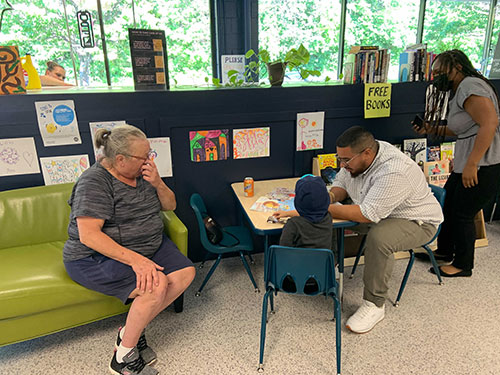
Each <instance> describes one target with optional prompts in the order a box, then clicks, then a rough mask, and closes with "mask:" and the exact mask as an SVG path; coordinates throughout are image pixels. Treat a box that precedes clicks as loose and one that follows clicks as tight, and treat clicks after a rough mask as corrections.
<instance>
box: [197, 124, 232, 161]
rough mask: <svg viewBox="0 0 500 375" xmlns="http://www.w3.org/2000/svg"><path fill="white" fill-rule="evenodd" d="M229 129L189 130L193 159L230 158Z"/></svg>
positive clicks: (212, 159) (213, 159)
mask: <svg viewBox="0 0 500 375" xmlns="http://www.w3.org/2000/svg"><path fill="white" fill-rule="evenodd" d="M228 135H229V129H220V130H198V131H190V132H189V148H190V150H191V161H194V162H202V161H216V160H226V159H227V158H228V154H227V153H228V150H229V147H228Z"/></svg>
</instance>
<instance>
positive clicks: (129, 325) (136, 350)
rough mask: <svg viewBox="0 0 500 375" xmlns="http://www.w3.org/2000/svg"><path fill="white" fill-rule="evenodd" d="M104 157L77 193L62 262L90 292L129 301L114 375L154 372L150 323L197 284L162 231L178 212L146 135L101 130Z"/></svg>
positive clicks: (191, 269) (79, 184) (125, 129)
mask: <svg viewBox="0 0 500 375" xmlns="http://www.w3.org/2000/svg"><path fill="white" fill-rule="evenodd" d="M96 146H97V147H102V151H103V157H102V158H101V160H100V161H98V162H96V163H95V164H94V165H93V166H92V167H90V168H89V169H88V170H86V171H85V172H84V173H83V174H82V176H81V177H80V178H79V180H78V181H77V183H76V184H75V186H74V188H73V192H72V195H71V198H70V200H69V204H70V206H71V215H70V224H69V228H68V233H69V239H68V241H67V242H66V244H65V246H64V252H63V258H64V264H65V266H66V270H67V272H68V274H69V276H70V277H71V278H72V279H73V280H75V281H76V282H77V283H79V284H81V285H83V286H85V287H86V288H89V289H93V290H96V291H98V292H101V293H104V294H108V295H111V296H115V297H117V298H119V299H120V300H122V301H123V303H125V304H127V303H132V305H131V307H130V310H129V312H128V315H127V320H126V325H125V326H124V327H123V328H121V329H120V330H119V332H118V337H117V340H116V347H117V349H116V351H115V353H114V355H113V359H112V361H111V364H110V369H111V371H112V372H114V373H115V374H129V375H133V374H141V375H155V374H157V373H158V371H156V370H155V369H154V368H153V367H150V366H149V364H150V363H152V362H153V361H155V360H156V354H155V352H154V351H153V350H152V349H151V348H150V347H149V346H148V345H147V342H146V337H145V334H144V330H145V328H146V326H147V325H148V323H149V322H150V321H151V320H152V319H153V318H154V317H155V316H156V315H158V314H159V313H160V312H161V311H163V310H164V309H165V308H166V307H167V306H168V305H170V304H171V303H172V302H173V301H174V300H175V299H176V298H177V297H178V296H180V295H181V294H182V293H183V292H184V290H185V289H186V288H187V287H188V286H189V284H191V282H192V281H193V278H194V275H195V270H194V267H193V264H192V263H191V261H190V260H189V259H187V258H186V257H185V256H184V255H182V254H181V253H180V251H179V250H178V249H177V247H176V246H175V244H174V243H173V242H172V241H171V240H170V239H169V238H167V237H166V236H165V235H164V234H163V222H162V220H161V218H160V216H159V212H160V210H173V209H175V207H176V200H175V195H174V193H173V192H172V190H170V189H169V188H168V186H167V185H165V183H164V182H163V181H162V179H161V178H160V176H159V174H158V170H157V168H156V165H155V163H154V162H153V160H151V159H150V158H149V152H150V148H149V142H148V140H147V139H146V136H145V135H144V133H143V132H142V131H141V130H139V129H137V128H135V127H133V126H130V125H124V126H119V127H116V128H114V129H113V130H112V131H109V130H106V129H99V130H98V131H97V132H96Z"/></svg>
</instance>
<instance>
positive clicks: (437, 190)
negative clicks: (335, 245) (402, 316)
mask: <svg viewBox="0 0 500 375" xmlns="http://www.w3.org/2000/svg"><path fill="white" fill-rule="evenodd" d="M429 187H430V188H431V190H432V193H433V194H434V196H435V197H436V199H437V201H438V202H439V204H440V205H441V209H442V208H443V206H444V198H445V196H446V190H444V189H443V188H442V187H439V186H436V185H429ZM440 230H441V225H439V227H438V230H437V232H436V234H435V235H434V237H432V239H431V240H430V241H429V242H427V243H425V244H423V245H422V247H423V248H424V249H425V250H426V251H427V254H429V258H430V259H431V263H432V266H433V267H434V269H435V270H436V276H437V278H438V281H439V285H442V284H443V280H442V279H441V273H440V272H439V267H438V264H437V262H436V258H434V253H433V252H432V250H431V249H430V247H429V245H430V244H431V243H432V242H434V240H435V239H436V238H437V236H438V235H439V231H440ZM365 242H366V236H364V238H363V240H362V241H361V244H360V246H359V250H358V254H357V255H356V260H355V261H354V266H353V267H352V271H351V276H349V278H350V279H352V277H353V276H354V273H355V272H356V268H357V267H358V263H359V258H361V256H362V255H363V252H364V251H365ZM408 251H409V252H410V260H409V262H408V265H407V266H406V271H405V275H404V277H403V281H402V282H401V286H400V287H399V292H398V297H397V298H396V302H394V306H396V307H397V306H399V301H400V299H401V296H402V295H403V291H404V289H405V286H406V282H407V281H408V277H409V276H410V272H411V269H412V267H413V263H414V262H415V253H414V252H413V249H410V250H408Z"/></svg>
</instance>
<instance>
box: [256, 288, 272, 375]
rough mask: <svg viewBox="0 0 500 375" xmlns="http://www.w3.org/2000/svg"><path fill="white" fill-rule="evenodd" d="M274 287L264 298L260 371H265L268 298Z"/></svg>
mask: <svg viewBox="0 0 500 375" xmlns="http://www.w3.org/2000/svg"><path fill="white" fill-rule="evenodd" d="M272 292H273V291H272V289H268V290H267V291H266V294H264V298H263V300H262V320H261V323H260V355H259V372H263V371H264V345H265V343H266V325H267V299H268V298H269V294H271V295H272Z"/></svg>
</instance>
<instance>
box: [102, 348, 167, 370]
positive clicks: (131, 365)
mask: <svg viewBox="0 0 500 375" xmlns="http://www.w3.org/2000/svg"><path fill="white" fill-rule="evenodd" d="M109 370H110V371H111V373H112V374H116V375H158V371H157V370H156V369H154V368H153V367H150V366H148V365H146V362H144V360H143V359H142V358H141V356H140V355H139V351H138V350H137V348H132V350H131V351H129V352H128V353H127V355H126V356H125V357H123V362H121V363H119V362H118V361H117V360H116V350H115V353H114V354H113V359H112V360H111V363H110V364H109Z"/></svg>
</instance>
